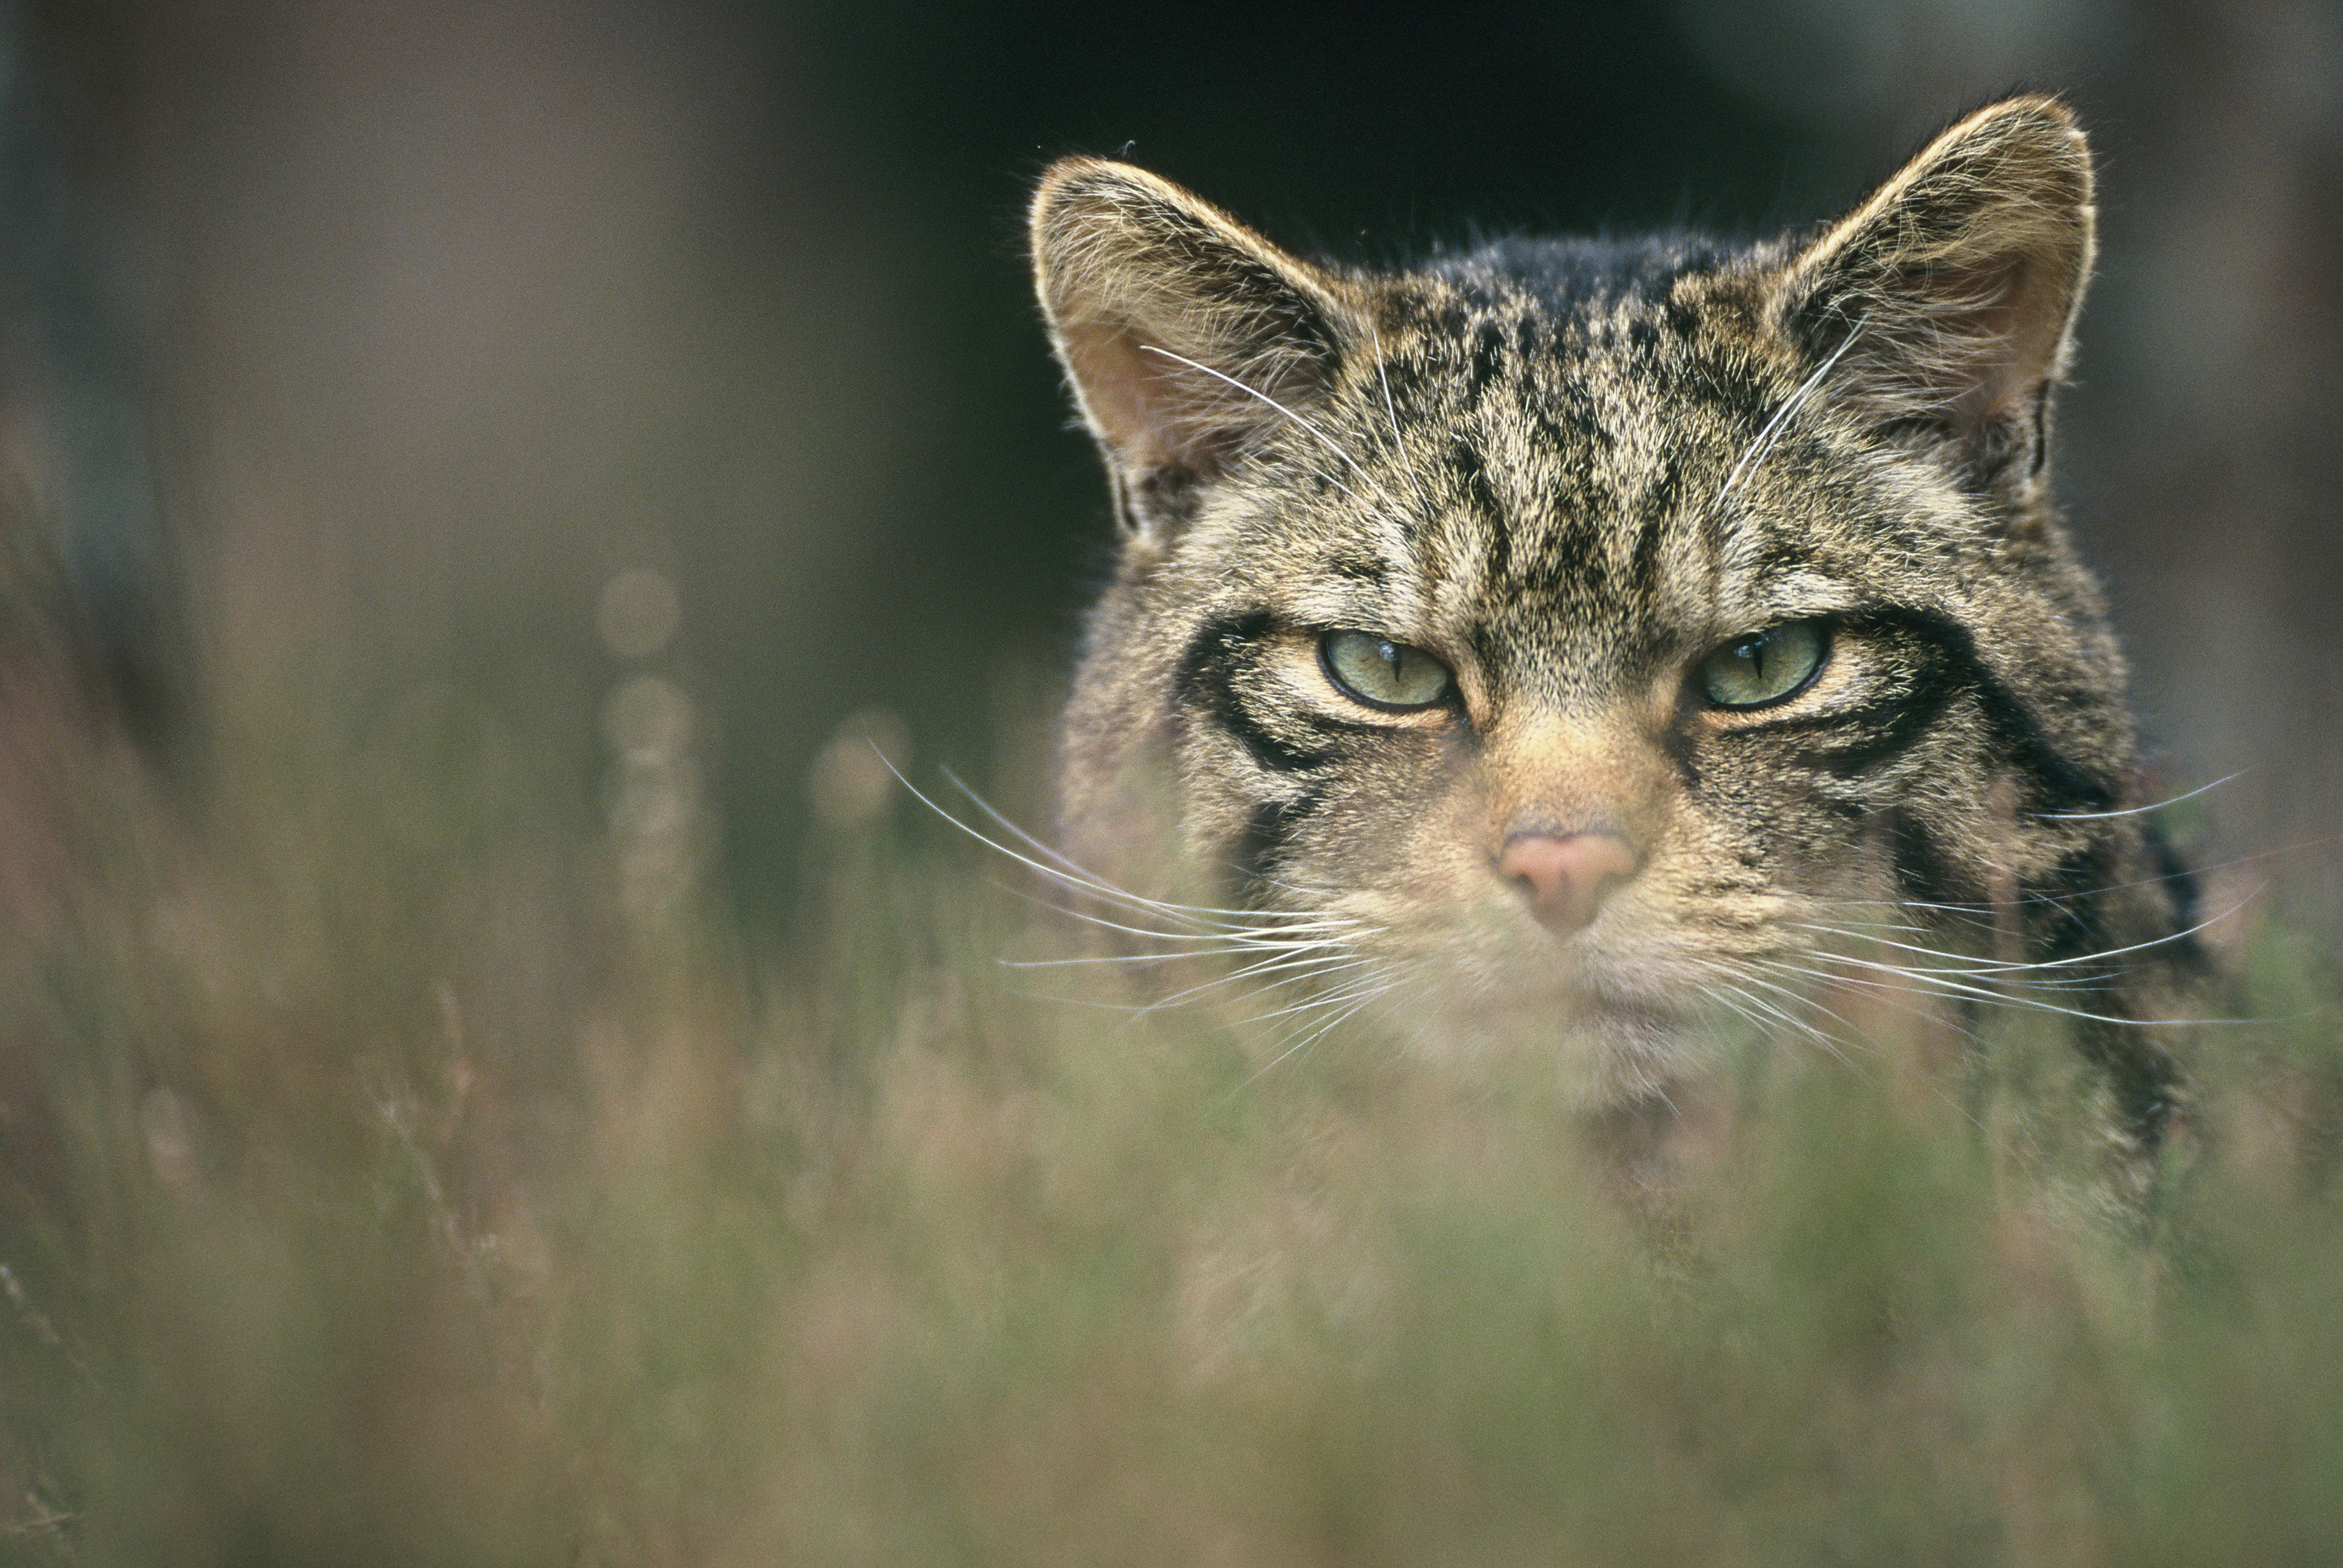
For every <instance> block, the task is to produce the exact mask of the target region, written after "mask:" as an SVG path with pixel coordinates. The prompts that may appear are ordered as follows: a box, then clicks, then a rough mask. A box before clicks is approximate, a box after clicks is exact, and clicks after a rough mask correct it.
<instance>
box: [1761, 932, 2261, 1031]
mask: <svg viewBox="0 0 2343 1568" xmlns="http://www.w3.org/2000/svg"><path fill="white" fill-rule="evenodd" d="M1809 956H1810V957H1813V958H1815V959H1817V960H1822V961H1825V962H1828V963H1837V964H1847V965H1852V966H1854V967H1855V968H1858V969H1865V970H1873V971H1875V972H1877V973H1881V974H1890V975H1894V976H1896V978H1897V979H1899V980H1912V981H1915V982H1916V983H1918V984H1920V985H1923V986H1932V987H1935V988H1936V989H1937V990H1943V991H1947V992H1950V993H1952V994H1954V995H1956V996H1972V997H1976V998H1977V999H1978V1000H1983V1001H1989V1002H1993V1003H1995V1004H1996V1005H1998V1006H2002V1007H2016V1008H2025V1009H2027V1010H2032V1011H2036V1012H2054V1013H2057V1014H2060V1015H2062V1016H2064V1017H2066V1018H2075V1019H2081V1020H2086V1021H2087V1022H2090V1023H2113V1024H2121V1025H2124V1026H2125V1027H2127V1028H2131V1029H2185V1028H2192V1027H2195V1026H2197V1025H2200V1024H2215V1023H2244V1022H2249V1021H2252V1020H2245V1019H2220V1018H2119V1017H2117V1016H2116V1015H2114V1014H2112V1013H2101V1012H2086V1011H2084V1010H2082V1009H2080V1008H2072V1007H2060V1006H2058V1005H2057V1004H2056V1002H2047V1001H2044V1000H2040V999H2039V998H2037V997H2029V996H2022V995H2019V996H2013V995H2011V994H2009V993H2008V992H2006V991H1998V990H1993V989H1992V988H1991V987H1988V986H1977V985H1970V984H1968V983H1967V982H1966V981H1964V980H1953V979H1950V978H1948V977H1947V976H1946V974H1945V973H1944V972H1943V971H1941V970H1915V969H1906V968H1903V967H1901V966H1899V965H1896V964H1885V963H1878V962H1875V961H1874V960H1870V959H1859V958H1855V957H1853V956H1852V955H1850V954H1846V953H1835V952H1832V951H1830V950H1828V949H1815V950H1812V951H1811V952H1810V954H1809ZM1775 962H1776V963H1777V964H1778V965H1779V966H1780V967H1781V968H1782V969H1783V970H1788V971H1792V972H1795V973H1798V974H1804V975H1809V976H1812V977H1813V978H1814V979H1815V980H1828V981H1832V982H1834V983H1835V984H1842V985H1865V986H1875V987H1879V988H1882V989H1889V990H1892V989H1893V987H1891V986H1889V985H1888V982H1886V981H1885V980H1865V979H1864V978H1863V977H1862V976H1860V975H1847V974H1833V973H1831V972H1829V971H1827V970H1814V969H1806V968H1805V967H1803V966H1801V965H1798V964H1794V963H1790V962H1787V961H1786V960H1775Z"/></svg>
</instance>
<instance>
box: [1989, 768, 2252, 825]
mask: <svg viewBox="0 0 2343 1568" xmlns="http://www.w3.org/2000/svg"><path fill="white" fill-rule="evenodd" d="M2252 771H2253V769H2250V768H2240V769H2237V771H2236V772H2235V773H2232V774H2230V775H2229V776H2228V778H2227V779H2214V780H2213V781H2212V782H2211V783H2210V784H2199V785H2198V786H2197V788H2196V789H2191V790H2189V791H2188V793H2187V794H2186V795H2175V796H2173V797H2172V798H2171V799H2168V800H2158V801H2157V802H2155V803H2154V804H2153V805H2147V806H2130V807H2127V808H2125V809H2123V810H2121V811H2036V812H2035V813H2033V816H2034V819H2035V820H2036V821H2037V822H2087V821H2097V820H2099V819H2104V818H2108V817H2137V816H2139V815H2141V814H2142V813H2143V812H2147V811H2161V810H2163V809H2165V808H2166V807H2167V806H2177V805H2179V804H2180V802H2182V801H2183V800H2194V799H2197V796H2199V795H2202V794H2204V793H2206V792H2207V790H2211V789H2219V788H2220V787H2221V786H2222V785H2224V784H2227V783H2230V782H2232V781H2233V780H2236V779H2243V778H2244V777H2245V776H2246V775H2247V774H2248V773H2250V772H2252Z"/></svg>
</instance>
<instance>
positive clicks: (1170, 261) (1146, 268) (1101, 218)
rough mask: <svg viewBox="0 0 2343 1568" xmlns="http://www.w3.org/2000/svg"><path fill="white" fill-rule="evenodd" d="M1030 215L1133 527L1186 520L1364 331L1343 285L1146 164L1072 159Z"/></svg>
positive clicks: (1046, 184)
mask: <svg viewBox="0 0 2343 1568" xmlns="http://www.w3.org/2000/svg"><path fill="white" fill-rule="evenodd" d="M1031 221H1032V246H1033V282H1034V286H1035V288H1036V290H1037V291H1038V292H1039V293H1040V295H1041V310H1042V313H1043V315H1044V316H1046V317H1048V320H1049V325H1050V337H1051V342H1052V344H1053V345H1054V346H1055V347H1056V348H1057V351H1058V358H1059V361H1060V362H1061V364H1063V365H1064V366H1065V368H1066V377H1067V379H1068V380H1069V381H1070V382H1071V384H1072V387H1073V391H1074V397H1075V400H1076V401H1077V402H1078V403H1079V404H1080V405H1081V411H1082V417H1083V418H1084V419H1085V420H1086V421H1087V422H1088V423H1089V425H1090V427H1091V434H1093V435H1094V436H1096V437H1098V441H1099V444H1100V446H1101V447H1102V448H1103V449H1104V451H1105V453H1106V457H1107V466H1108V467H1109V469H1110V470H1111V472H1112V474H1113V476H1114V479H1115V487H1116V492H1117V497H1118V499H1119V502H1120V505H1121V511H1122V514H1123V518H1124V521H1125V523H1126V524H1127V525H1128V526H1129V527H1131V528H1132V530H1133V531H1134V532H1137V533H1141V534H1148V533H1151V532H1154V531H1156V530H1157V529H1159V528H1162V527H1163V526H1165V525H1167V524H1170V523H1176V522H1178V521H1180V520H1182V519H1184V518H1185V516H1186V515H1187V514H1188V513H1189V512H1190V511H1192V509H1193V507H1194V502H1195V498H1196V494H1197V490H1198V487H1200V486H1201V485H1202V484H1204V483H1207V482H1209V481H1210V480H1212V478H1213V477H1216V476H1217V475H1219V474H1220V473H1222V471H1223V470H1224V469H1225V468H1226V467H1227V465H1228V464H1229V462H1230V461H1231V460H1232V458H1234V457H1237V456H1239V455H1240V454H1242V452H1243V451H1244V449H1245V448H1246V447H1248V446H1249V445H1251V444H1252V443H1253V442H1255V441H1257V440H1258V439H1259V438H1260V437H1262V436H1263V435H1264V434H1266V433H1267V432H1268V431H1270V430H1271V429H1272V428H1274V427H1276V426H1277V424H1279V423H1280V422H1281V421H1282V420H1284V419H1286V418H1287V417H1289V416H1288V414H1287V413H1286V412H1284V411H1282V410H1292V411H1294V412H1296V413H1299V412H1301V411H1302V410H1304V409H1306V408H1308V407H1310V406H1311V405H1312V403H1314V402H1315V401H1316V400H1317V399H1318V397H1320V395H1321V394H1322V392H1323V391H1324V389H1325V388H1326V387H1327V386H1328V385H1329V383H1330V382H1331V381H1332V377H1333V375H1334V371H1335V368H1336V367H1337V365H1338V364H1339V363H1340V360H1341V357H1342V347H1343V344H1344V341H1345V339H1346V338H1349V337H1353V336H1355V334H1354V333H1353V332H1352V330H1351V327H1352V324H1353V322H1354V321H1355V320H1356V319H1357V317H1356V315H1355V313H1354V307H1353V305H1352V303H1351V302H1350V301H1349V300H1348V298H1347V295H1348V292H1349V290H1348V287H1347V286H1346V285H1345V284H1344V283H1343V282H1342V280H1341V279H1340V278H1338V277H1336V276H1334V275H1333V274H1332V273H1329V272H1327V271H1325V270H1324V269H1322V268H1320V267H1316V266H1311V265H1310V264H1308V263H1306V262H1302V261H1300V260H1297V259H1295V258H1294V257H1292V256H1288V255H1286V254H1285V253H1284V252H1283V251H1281V250H1279V249H1278V248H1277V247H1276V246H1273V245H1272V244H1270V243H1269V242H1268V241H1267V240H1265V239H1263V238H1262V237H1261V236H1259V235H1256V234H1254V233H1253V232H1252V230H1251V229H1248V228H1246V227H1245V226H1243V225H1242V224H1240V223H1238V222H1237V221H1236V220H1235V219H1233V218H1232V217H1230V216H1227V215H1226V214H1224V213H1222V212H1221V211H1220V210H1219V209H1217V208H1215V207H1213V206H1209V205H1208V204H1206V203H1204V202H1202V201H1201V200H1199V199H1198V198H1197V197H1195V196H1191V195H1190V194H1189V193H1188V192H1186V191H1184V190H1182V189H1181V188H1180V187H1179V186H1175V185H1172V184H1171V183H1169V182H1168V181H1164V180H1161V179H1158V178H1156V177H1155V176H1153V175H1151V174H1149V173H1147V172H1146V171H1145V170H1143V169H1137V168H1133V167H1131V166H1130V165H1128V164H1117V163H1108V162H1105V161H1102V160H1100V159H1096V158H1067V159H1064V160H1062V161H1061V162H1059V163H1057V164H1055V165H1053V166H1051V168H1050V170H1049V172H1048V173H1047V174H1045V175H1043V176H1041V188H1040V189H1039V190H1038V191H1036V192H1035V193H1034V196H1033V210H1032V220H1031Z"/></svg>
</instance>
